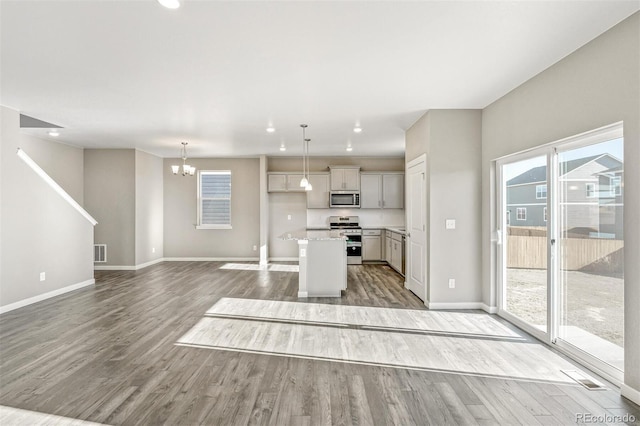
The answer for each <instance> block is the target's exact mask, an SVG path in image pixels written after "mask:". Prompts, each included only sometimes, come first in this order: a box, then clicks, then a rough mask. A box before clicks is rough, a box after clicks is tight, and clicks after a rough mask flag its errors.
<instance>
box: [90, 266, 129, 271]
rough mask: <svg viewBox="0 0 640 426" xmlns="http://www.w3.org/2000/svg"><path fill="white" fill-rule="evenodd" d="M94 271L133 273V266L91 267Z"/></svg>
mask: <svg viewBox="0 0 640 426" xmlns="http://www.w3.org/2000/svg"><path fill="white" fill-rule="evenodd" d="M93 270H94V271H135V270H136V267H135V266H134V265H126V266H125V265H93Z"/></svg>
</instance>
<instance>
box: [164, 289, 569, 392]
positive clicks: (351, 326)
mask: <svg viewBox="0 0 640 426" xmlns="http://www.w3.org/2000/svg"><path fill="white" fill-rule="evenodd" d="M205 315H206V316H205V318H202V319H201V320H200V321H199V322H198V323H197V324H196V325H195V326H194V327H193V328H192V329H191V330H189V331H188V332H187V333H186V334H185V335H184V336H182V337H181V338H180V339H179V340H178V342H176V344H177V345H182V346H191V347H200V348H209V349H217V350H231V351H239V352H250V353H258V354H270V355H277V356H288V357H296V358H307V359H317V360H325V361H334V362H335V361H337V362H348V363H358V364H366V365H376V366H382V367H392V368H405V369H416V370H428V371H441V372H445V373H450V374H467V375H474V376H484V377H500V378H507V379H516V380H529V381H538V382H554V383H563V384H564V383H572V382H573V381H572V380H571V379H569V378H568V377H567V376H566V375H565V374H563V373H562V372H561V370H562V369H565V370H566V369H575V366H574V365H573V364H570V363H569V362H568V361H565V360H564V359H563V358H561V357H559V356H558V355H556V354H555V353H554V352H552V351H550V350H549V349H547V348H546V347H545V346H544V345H542V344H539V343H537V342H536V341H534V340H532V339H531V338H528V337H527V336H526V335H524V334H519V333H518V332H516V331H514V330H512V329H511V328H509V327H507V326H506V325H504V324H503V323H501V322H500V321H498V320H496V319H495V318H493V317H491V316H490V315H487V314H482V313H466V312H442V311H427V310H413V309H392V308H378V307H375V308H374V307H364V306H345V305H325V304H319V303H299V302H284V301H269V300H258V299H235V298H223V299H221V300H220V301H219V302H218V303H216V304H215V305H214V306H212V307H211V309H209V310H208V311H207V313H206V314H205Z"/></svg>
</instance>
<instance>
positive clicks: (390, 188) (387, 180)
mask: <svg viewBox="0 0 640 426" xmlns="http://www.w3.org/2000/svg"><path fill="white" fill-rule="evenodd" d="M382 195H383V196H382V207H384V208H385V209H402V208H404V175H401V174H397V175H396V174H394V175H383V176H382ZM363 198H364V197H363Z"/></svg>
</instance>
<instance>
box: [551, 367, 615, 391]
mask: <svg viewBox="0 0 640 426" xmlns="http://www.w3.org/2000/svg"><path fill="white" fill-rule="evenodd" d="M560 371H562V372H563V373H564V374H566V375H567V376H569V377H571V378H572V379H573V380H575V381H576V382H578V383H579V384H581V385H582V386H584V387H585V388H587V389H589V390H607V388H605V387H604V385H603V384H602V383H600V382H598V381H597V380H595V379H594V378H592V377H589V376H587V375H585V374H583V373H582V372H580V371H576V370H560Z"/></svg>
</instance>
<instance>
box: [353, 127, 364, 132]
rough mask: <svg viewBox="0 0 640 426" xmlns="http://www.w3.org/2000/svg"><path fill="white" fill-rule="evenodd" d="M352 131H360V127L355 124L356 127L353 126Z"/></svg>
mask: <svg viewBox="0 0 640 426" xmlns="http://www.w3.org/2000/svg"><path fill="white" fill-rule="evenodd" d="M353 131H354V132H355V133H360V132H361V131H362V127H360V126H356V127H354V128H353Z"/></svg>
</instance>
